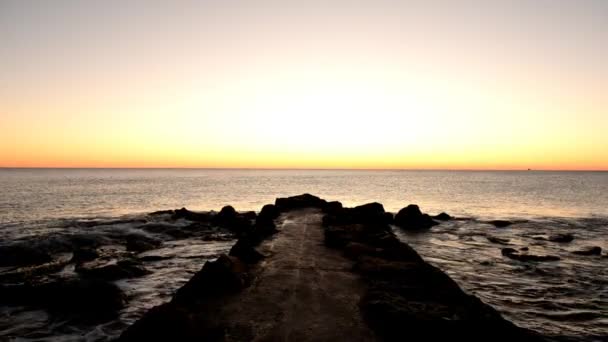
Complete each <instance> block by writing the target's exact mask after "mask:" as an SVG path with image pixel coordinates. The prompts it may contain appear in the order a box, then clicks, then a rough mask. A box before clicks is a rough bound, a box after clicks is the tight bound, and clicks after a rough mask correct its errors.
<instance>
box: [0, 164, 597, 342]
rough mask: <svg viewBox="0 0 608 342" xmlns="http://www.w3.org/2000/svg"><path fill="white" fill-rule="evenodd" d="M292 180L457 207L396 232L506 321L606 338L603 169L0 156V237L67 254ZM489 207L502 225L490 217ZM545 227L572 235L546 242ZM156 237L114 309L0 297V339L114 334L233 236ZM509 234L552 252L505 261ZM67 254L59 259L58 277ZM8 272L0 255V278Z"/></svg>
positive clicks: (384, 199) (319, 188)
mask: <svg viewBox="0 0 608 342" xmlns="http://www.w3.org/2000/svg"><path fill="white" fill-rule="evenodd" d="M302 193H311V194H314V195H316V196H319V197H321V198H324V199H326V200H332V201H333V200H337V201H340V202H342V203H343V204H344V205H345V206H356V205H360V204H365V203H369V202H379V203H382V204H383V205H384V208H385V210H386V211H390V212H397V211H399V210H400V209H401V208H403V207H405V206H407V205H408V204H417V205H419V206H420V208H421V210H422V211H423V212H426V213H429V214H431V215H434V214H438V213H440V212H446V213H448V214H450V215H452V216H454V217H457V218H459V219H458V220H452V221H447V222H444V223H441V224H440V225H438V226H436V227H433V228H432V229H431V230H429V231H425V232H417V233H412V232H404V231H401V230H400V229H399V228H397V227H394V231H395V233H396V234H397V236H398V237H399V238H400V239H402V240H403V241H404V242H407V243H409V244H410V245H412V246H413V247H414V248H415V249H416V250H417V251H418V252H419V253H420V254H421V255H422V256H423V258H424V259H425V260H427V261H428V262H430V263H431V264H433V265H435V266H437V267H439V268H440V269H442V270H443V271H445V272H446V273H448V274H449V275H450V276H451V277H452V278H453V279H454V280H455V281H456V282H457V283H458V284H459V285H460V286H461V287H462V288H463V289H464V290H465V291H467V292H468V293H471V294H474V295H476V296H478V297H479V298H480V299H481V300H483V301H484V302H485V303H487V304H490V305H491V306H493V307H494V308H496V309H497V310H498V311H499V312H501V313H502V314H503V316H504V317H506V318H507V319H509V320H511V321H512V322H514V323H515V324H517V325H518V326H521V327H525V328H530V329H533V330H535V331H538V332H540V333H542V334H544V335H546V336H549V337H550V338H552V339H554V340H556V341H595V340H597V341H607V340H608V267H607V266H608V256H607V250H608V172H583V171H576V172H574V171H573V172H568V171H534V170H528V171H439V170H258V169H13V168H4V169H0V247H2V246H8V245H12V244H19V243H21V244H28V245H31V246H36V247H37V248H42V249H48V250H50V251H53V250H57V251H59V252H58V253H57V255H56V257H57V258H61V257H64V258H66V257H69V256H66V255H63V254H62V253H63V252H65V251H63V250H62V249H61V248H55V247H54V245H53V244H61V245H62V246H63V245H65V244H66V241H73V237H74V236H78V237H79V238H83V237H84V238H86V239H97V240H96V241H103V242H104V243H106V244H108V245H110V246H111V245H112V241H113V240H112V239H116V238H117V236H118V237H119V236H122V235H126V234H140V233H141V234H148V235H150V234H151V233H150V232H142V229H141V226H142V222H148V223H149V222H150V220H152V221H154V220H162V218H151V216H150V215H147V214H149V213H150V212H154V211H159V210H167V209H176V208H182V207H186V208H188V209H190V210H196V211H210V210H215V211H218V210H219V209H220V208H222V207H223V206H225V205H232V206H233V207H234V208H236V210H238V211H250V210H254V211H259V210H260V209H261V207H262V206H263V205H264V204H267V203H273V202H274V200H275V198H277V197H286V196H293V195H298V194H302ZM498 219H500V220H510V221H512V222H514V224H512V225H510V226H508V227H503V228H497V227H495V226H493V225H491V224H489V223H488V221H489V220H498ZM153 223H154V222H153ZM157 223H158V222H157ZM160 223H163V224H175V225H176V227H177V228H179V227H180V225H185V224H186V223H183V222H171V223H170V222H160ZM556 234H571V235H572V236H573V237H574V239H573V241H571V242H554V241H551V239H550V237H551V236H553V235H556ZM152 235H153V234H152ZM158 238H159V239H164V240H163V244H162V247H161V248H160V249H157V250H153V251H150V252H145V253H148V254H150V255H152V256H159V257H160V258H158V259H153V258H150V260H155V261H150V262H146V264H145V267H146V268H147V269H148V270H149V271H150V273H149V274H147V275H145V276H143V277H138V278H132V279H121V280H118V281H116V284H117V285H118V286H119V287H120V288H121V289H122V290H123V291H124V292H125V293H126V294H127V296H128V304H127V306H126V307H125V308H124V309H123V310H122V311H121V312H120V314H119V316H118V317H117V318H115V319H112V320H109V321H107V322H103V323H98V324H94V325H90V324H89V325H87V324H83V323H82V322H78V323H75V322H73V321H72V320H70V319H67V318H58V317H56V316H55V315H54V314H53V313H49V312H46V311H45V310H44V309H41V308H32V307H26V306H6V305H5V306H3V304H2V303H0V340H28V339H29V340H36V341H108V340H112V339H114V338H116V337H117V336H119V335H120V333H121V332H122V331H123V330H124V329H125V328H126V327H127V326H128V325H129V324H131V323H133V322H134V321H135V320H137V319H138V318H139V317H141V315H142V314H143V313H144V312H145V311H146V310H148V309H149V308H151V307H153V306H155V305H159V304H162V303H163V302H166V301H168V300H170V298H171V295H172V293H173V292H174V291H175V290H176V289H177V288H179V287H180V286H181V285H183V284H184V283H185V282H186V281H187V280H188V279H189V278H190V277H191V276H192V275H193V274H194V273H195V272H196V271H197V270H199V269H200V268H201V266H202V265H203V263H204V262H205V261H207V260H211V259H213V258H216V257H217V256H218V255H219V254H221V253H225V252H227V251H228V250H229V249H230V247H231V245H232V244H233V243H234V240H231V239H230V238H229V237H227V238H218V239H216V240H213V239H211V240H209V239H205V240H201V239H192V238H184V239H179V238H173V239H167V238H166V237H158ZM70 239H72V240H70ZM490 240H493V241H490ZM594 246H597V247H601V248H602V253H601V254H600V255H579V254H575V253H573V252H574V251H578V250H585V249H587V248H589V247H594ZM507 247H508V248H514V249H516V250H520V249H522V248H523V249H527V251H526V252H525V253H529V254H535V255H555V256H558V257H560V260H559V261H549V262H522V261H518V260H512V259H510V258H507V257H505V256H503V255H502V253H501V250H502V248H507ZM108 248H110V247H108ZM522 253H523V252H522ZM0 257H1V256H0ZM69 267H70V266H66V269H63V270H61V271H59V272H61V273H62V274H66V275H67V276H69V274H70V272H71V273H73V272H74V270H73V269H69ZM72 267H73V266H72ZM9 271H12V270H11V269H9V268H6V267H5V268H2V267H0V278H1V276H2V273H3V272H9Z"/></svg>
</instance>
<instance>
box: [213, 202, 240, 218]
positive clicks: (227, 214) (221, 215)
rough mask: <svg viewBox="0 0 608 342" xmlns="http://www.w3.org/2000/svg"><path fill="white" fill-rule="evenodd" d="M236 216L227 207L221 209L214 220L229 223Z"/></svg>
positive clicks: (230, 207) (231, 209) (229, 206)
mask: <svg viewBox="0 0 608 342" xmlns="http://www.w3.org/2000/svg"><path fill="white" fill-rule="evenodd" d="M236 215H237V213H236V210H235V209H234V208H233V207H232V206H231V205H227V206H225V207H223V208H222V209H221V210H220V212H219V213H218V214H217V215H215V219H216V220H218V221H230V220H234V218H236Z"/></svg>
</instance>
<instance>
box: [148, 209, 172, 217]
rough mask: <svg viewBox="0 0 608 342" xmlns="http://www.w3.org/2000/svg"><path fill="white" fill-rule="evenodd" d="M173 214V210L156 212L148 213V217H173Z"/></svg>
mask: <svg viewBox="0 0 608 342" xmlns="http://www.w3.org/2000/svg"><path fill="white" fill-rule="evenodd" d="M173 214H175V210H158V211H154V212H151V213H149V214H148V215H150V216H160V215H173Z"/></svg>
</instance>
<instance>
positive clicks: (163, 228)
mask: <svg viewBox="0 0 608 342" xmlns="http://www.w3.org/2000/svg"><path fill="white" fill-rule="evenodd" d="M138 228H139V229H143V230H145V231H147V232H150V233H156V234H162V233H165V232H167V231H169V230H173V229H176V228H177V227H176V226H175V225H172V224H169V223H146V224H144V225H141V226H139V227H138Z"/></svg>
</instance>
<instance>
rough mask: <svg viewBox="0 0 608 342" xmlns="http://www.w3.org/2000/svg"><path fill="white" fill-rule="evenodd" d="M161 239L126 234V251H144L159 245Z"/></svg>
mask: <svg viewBox="0 0 608 342" xmlns="http://www.w3.org/2000/svg"><path fill="white" fill-rule="evenodd" d="M161 244H162V242H161V241H159V240H156V239H153V238H150V237H147V236H145V235H141V234H131V235H128V236H127V245H126V247H127V251H129V252H137V253H141V252H145V251H149V250H152V249H156V248H158V247H160V245H161Z"/></svg>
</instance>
